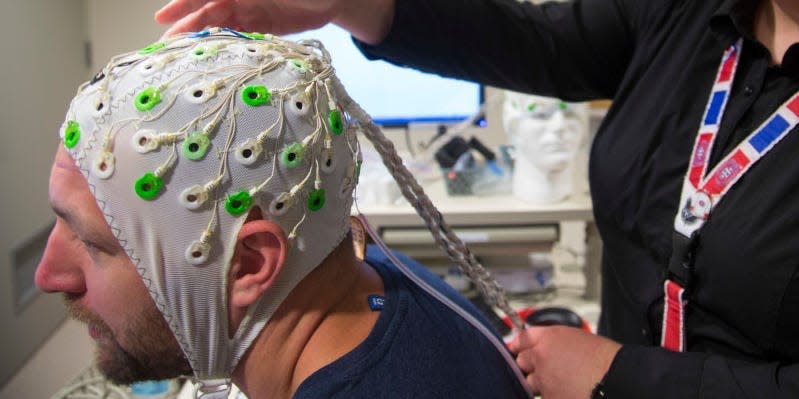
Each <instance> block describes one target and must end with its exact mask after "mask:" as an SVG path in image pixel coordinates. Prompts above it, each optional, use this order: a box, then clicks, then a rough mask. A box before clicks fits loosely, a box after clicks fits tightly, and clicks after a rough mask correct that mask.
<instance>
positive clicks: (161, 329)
mask: <svg viewBox="0 0 799 399" xmlns="http://www.w3.org/2000/svg"><path fill="white" fill-rule="evenodd" d="M64 299H65V302H66V305H67V311H68V312H69V314H70V316H72V317H73V318H74V319H76V320H78V321H82V322H84V323H86V324H87V325H88V326H89V328H91V329H93V330H94V331H95V332H96V333H98V334H99V335H100V336H101V338H100V339H98V340H97V341H98V342H97V354H96V364H97V367H98V369H99V370H100V372H102V373H103V375H105V377H106V378H108V380H110V381H111V382H113V383H115V384H119V385H129V384H132V383H134V382H137V381H146V380H163V379H168V378H175V377H178V376H182V375H190V374H191V373H192V370H191V366H190V365H189V362H188V360H187V359H186V356H185V355H184V354H183V351H182V350H181V349H180V345H178V343H177V340H176V339H175V336H174V335H173V334H172V332H171V330H170V329H169V326H168V325H167V324H166V321H164V318H163V317H162V316H161V313H159V312H158V310H157V309H156V308H155V306H152V307H148V308H147V310H146V311H145V312H144V313H143V314H140V315H133V317H131V318H130V319H129V320H128V321H127V323H126V325H125V326H124V327H123V331H122V332H121V333H120V334H121V335H123V336H124V339H125V341H126V345H127V346H128V348H127V349H125V348H123V347H122V345H121V344H120V343H119V341H118V339H117V336H116V335H115V334H114V333H113V331H111V328H110V327H108V324H106V323H105V322H104V321H103V320H102V319H100V318H99V317H98V316H97V315H95V314H93V313H91V312H90V311H89V310H88V309H85V308H82V307H81V306H80V305H79V304H78V303H77V300H76V298H74V297H71V296H70V295H68V294H67V295H65V296H64Z"/></svg>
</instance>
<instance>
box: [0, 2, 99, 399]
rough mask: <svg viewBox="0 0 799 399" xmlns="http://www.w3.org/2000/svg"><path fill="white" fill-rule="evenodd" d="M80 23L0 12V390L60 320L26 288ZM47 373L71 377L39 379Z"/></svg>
mask: <svg viewBox="0 0 799 399" xmlns="http://www.w3.org/2000/svg"><path fill="white" fill-rule="evenodd" d="M84 20H85V7H84V2H83V1H82V0H36V1H4V2H2V4H1V5H0V36H2V37H3V40H2V41H1V42H0V54H2V57H0V71H2V77H0V79H2V85H3V89H4V95H3V96H1V97H0V137H2V138H3V141H2V145H0V170H2V175H0V176H1V177H0V181H2V187H3V189H2V190H0V203H1V204H3V206H2V207H0V226H2V227H0V320H3V323H2V324H1V325H0V345H2V348H1V349H0V353H2V361H0V385H6V383H7V382H8V381H9V378H10V377H11V376H12V375H13V374H14V373H15V372H16V371H17V370H18V369H19V367H20V366H21V365H22V364H23V363H24V362H25V361H26V360H27V359H29V358H30V356H31V355H32V354H33V353H34V351H35V350H36V349H37V348H39V347H40V345H41V343H42V342H44V340H45V339H47V338H48V336H49V335H50V333H51V332H52V331H53V329H54V328H55V327H57V326H58V325H60V324H61V322H62V320H63V318H64V311H63V305H62V304H61V298H60V297H59V296H57V295H41V294H40V293H39V292H38V291H37V290H36V289H35V287H33V285H32V282H33V271H34V270H35V267H36V264H38V261H39V258H40V254H41V249H42V248H43V246H44V243H45V240H46V237H47V234H48V231H49V228H50V226H51V225H52V223H53V221H54V216H53V214H52V212H50V210H49V205H48V201H47V180H48V175H49V169H50V164H51V163H52V155H53V152H54V150H55V148H56V145H57V143H58V131H59V128H60V126H61V123H62V122H63V120H64V112H65V110H66V107H67V105H68V102H69V100H70V99H71V98H72V96H73V95H74V93H75V89H76V87H77V86H78V84H79V83H80V82H81V81H83V80H85V79H86V78H88V76H89V74H88V69H87V68H86V64H85V57H84V46H85V40H86V31H85V29H84V26H85V23H84ZM51 371H52V373H53V374H59V373H64V372H66V373H69V372H71V371H72V370H70V369H60V370H46V371H44V372H43V373H42V374H43V375H49V374H50V372H51ZM4 391H5V387H4ZM3 396H5V394H3ZM17 397H20V396H17Z"/></svg>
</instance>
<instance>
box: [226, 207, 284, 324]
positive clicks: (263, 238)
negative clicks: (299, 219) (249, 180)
mask: <svg viewBox="0 0 799 399" xmlns="http://www.w3.org/2000/svg"><path fill="white" fill-rule="evenodd" d="M288 248H289V247H288V241H287V239H286V235H285V234H284V233H283V229H281V228H280V226H278V225H277V224H275V223H273V222H271V221H268V220H263V217H262V216H261V210H260V209H259V208H253V209H252V210H251V211H250V214H249V215H248V217H247V221H245V222H244V225H242V226H241V230H239V234H238V238H237V240H236V250H235V253H234V254H233V259H232V260H231V265H230V272H229V273H230V274H229V276H228V281H229V287H230V306H231V307H232V309H231V314H235V313H239V312H243V313H246V311H247V307H249V306H250V305H251V304H253V303H255V301H257V300H258V298H259V297H260V296H261V295H262V294H263V293H264V291H266V290H267V289H268V288H269V287H270V286H272V284H273V283H274V282H275V279H277V276H278V275H279V274H280V270H281V269H282V268H283V263H284V262H285V260H286V254H287V253H288ZM243 313H241V315H242V316H243Z"/></svg>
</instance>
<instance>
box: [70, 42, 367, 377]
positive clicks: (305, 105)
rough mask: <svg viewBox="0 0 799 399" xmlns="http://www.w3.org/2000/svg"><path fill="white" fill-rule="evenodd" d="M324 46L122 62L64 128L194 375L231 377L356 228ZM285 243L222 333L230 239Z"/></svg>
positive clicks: (205, 47) (153, 50)
mask: <svg viewBox="0 0 799 399" xmlns="http://www.w3.org/2000/svg"><path fill="white" fill-rule="evenodd" d="M337 87H338V86H337V84H336V81H335V76H334V75H333V70H332V67H331V65H330V57H329V55H328V54H327V52H326V51H325V50H324V49H323V48H322V47H321V45H320V44H319V43H318V42H315V41H310V42H301V43H293V42H288V41H284V40H281V39H279V38H276V37H271V36H268V35H267V36H264V35H259V34H243V33H239V32H235V31H231V30H226V29H212V30H209V31H204V32H199V33H195V34H190V35H181V36H177V37H175V38H172V39H168V40H166V41H164V42H159V43H156V44H153V45H150V46H148V47H146V48H144V49H142V50H139V51H138V52H133V53H128V54H123V55H121V56H118V57H115V58H114V59H113V60H112V61H111V63H109V64H108V66H106V67H105V68H104V69H103V71H102V72H101V73H100V74H98V76H97V77H95V78H94V79H93V80H92V82H90V83H87V84H86V85H84V86H82V87H81V89H80V90H79V93H78V95H77V96H76V97H75V99H74V100H73V101H72V104H71V106H70V108H69V111H68V112H67V117H66V122H65V123H64V125H63V128H62V129H61V135H62V139H63V142H64V146H65V147H66V149H67V151H68V152H69V154H70V155H71V157H72V159H73V160H74V161H75V163H76V164H77V166H78V168H79V169H80V171H81V172H82V173H83V175H84V177H85V178H86V180H87V182H88V184H89V189H90V191H91V192H92V194H93V195H94V197H95V199H96V200H97V203H98V205H99V207H100V210H101V211H102V213H103V214H104V216H105V218H106V221H107V222H108V224H109V226H110V227H111V230H112V231H113V233H114V235H115V236H116V238H117V240H118V241H119V243H120V244H121V246H122V247H123V248H124V250H125V252H126V253H127V254H128V256H129V257H130V259H131V261H132V262H133V264H134V265H135V266H136V268H137V270H138V272H139V273H140V274H141V277H142V279H143V281H144V283H145V286H146V287H147V290H148V291H149V293H150V295H151V297H152V298H153V300H154V302H155V304H156V306H157V308H158V309H159V310H160V311H161V313H162V314H163V316H164V319H165V320H166V323H167V324H168V325H169V328H170V329H171V330H172V332H173V333H174V335H175V337H176V339H177V342H178V343H179V345H180V347H181V349H182V350H183V353H184V354H185V356H186V358H187V360H188V362H189V363H190V365H191V368H192V369H193V371H194V374H195V376H196V377H197V378H198V379H201V380H213V379H224V378H227V377H229V375H230V373H231V371H232V369H233V368H234V367H235V365H236V363H237V362H238V360H239V359H240V358H241V356H242V355H243V354H244V352H245V351H246V350H247V348H248V346H249V345H250V343H251V342H252V341H253V339H255V337H256V336H257V335H258V333H259V332H260V331H261V329H262V328H263V326H264V325H265V324H266V322H267V321H268V320H269V319H270V317H271V316H272V315H273V314H274V312H275V310H276V309H277V307H278V306H279V305H280V304H281V302H282V301H283V300H284V299H285V298H286V296H287V295H288V294H289V293H290V292H291V290H292V289H293V288H294V287H295V286H296V285H297V284H298V283H299V282H300V281H301V280H302V279H303V278H304V277H305V276H306V275H307V274H308V273H310V272H311V271H312V270H313V269H314V268H315V267H316V266H317V265H319V264H320V262H321V261H322V260H323V259H324V258H325V257H326V256H327V255H328V254H329V253H330V252H331V250H333V249H334V248H335V247H336V246H337V245H338V244H339V243H340V242H341V241H342V239H343V238H344V237H345V236H346V234H347V232H348V231H349V212H350V206H351V203H352V191H353V189H354V187H355V184H356V180H357V165H358V164H359V152H358V143H357V139H356V137H355V131H354V128H353V127H352V126H351V125H350V124H349V123H348V121H347V115H346V114H345V113H344V112H343V110H342V108H341V107H340V106H339V105H338V104H337V101H338V98H337ZM255 209H259V210H260V213H261V215H262V216H263V218H264V219H267V220H270V221H272V222H274V223H276V224H277V225H279V226H280V228H281V229H282V230H283V231H284V232H285V234H286V235H287V238H288V243H289V250H288V255H287V256H286V259H285V262H284V264H283V267H282V269H281V271H280V273H279V274H278V275H277V277H276V280H275V281H274V282H273V283H272V284H271V286H270V288H269V289H268V290H267V291H266V292H265V293H264V295H263V296H261V297H260V298H259V300H258V301H257V302H256V303H254V304H253V305H252V306H250V307H249V309H248V313H247V315H246V317H244V319H243V320H242V322H241V323H240V325H239V326H238V329H237V330H236V331H228V323H227V306H226V305H227V282H228V272H229V270H228V268H229V265H230V260H231V257H232V256H233V253H234V247H235V243H236V235H237V232H238V231H239V229H240V228H241V226H242V224H243V223H244V222H245V220H246V219H247V217H248V215H249V214H250V212H252V211H253V210H255Z"/></svg>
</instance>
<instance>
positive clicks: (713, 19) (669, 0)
mask: <svg viewBox="0 0 799 399" xmlns="http://www.w3.org/2000/svg"><path fill="white" fill-rule="evenodd" d="M156 19H157V20H158V21H160V22H162V23H173V22H174V25H173V26H172V28H170V32H179V31H185V30H196V29H199V28H201V27H203V26H205V25H231V26H236V27H242V28H245V29H249V30H260V31H270V32H273V33H278V34H280V33H287V32H290V31H298V30H304V29H310V28H315V27H318V26H321V25H323V24H325V23H327V22H333V23H336V24H338V25H340V26H342V27H344V28H345V29H348V30H349V31H350V32H351V33H352V34H353V36H354V38H355V39H356V42H357V43H358V45H359V46H360V47H361V49H362V50H363V52H364V53H365V54H366V55H367V57H370V58H381V59H386V60H388V61H390V62H393V63H396V64H401V65H406V66H412V67H414V68H418V69H420V70H423V71H428V72H434V73H438V74H441V75H446V76H452V77H458V78H462V79H468V80H473V81H478V82H481V83H485V84H490V85H493V86H497V87H502V88H507V89H511V90H515V91H524V92H530V93H536V94H539V95H547V96H554V97H559V98H563V99H564V100H567V101H584V100H591V99H599V98H610V99H613V105H612V106H611V107H610V109H609V111H608V113H607V116H606V117H605V119H604V121H603V123H602V126H601V127H600V129H599V132H598V133H597V136H596V138H595V141H594V143H593V145H592V150H591V158H590V184H591V194H592V200H593V205H594V213H595V219H596V223H597V226H598V228H599V230H600V233H601V235H602V239H603V243H604V244H603V245H604V248H603V249H604V252H603V265H602V266H603V290H602V291H603V295H602V315H601V318H600V322H599V332H600V334H601V335H603V336H605V337H607V338H603V337H598V336H591V335H588V334H583V333H580V332H577V331H573V330H567V329H565V328H560V327H548V328H532V329H529V330H527V331H525V332H524V333H523V334H522V336H521V337H520V338H519V339H518V340H517V341H516V342H515V343H514V344H513V349H514V350H515V351H517V352H518V354H519V355H518V361H519V363H520V365H521V366H522V367H523V369H525V370H526V371H528V372H530V375H529V377H528V381H530V382H531V384H532V385H533V387H534V388H535V389H536V390H538V391H540V392H541V393H542V394H543V396H544V397H545V398H572V397H573V398H585V397H588V396H589V395H591V393H590V392H592V391H593V392H594V396H595V397H611V398H694V397H702V398H745V397H747V398H748V397H751V398H754V397H757V398H789V397H790V398H795V397H799V234H797V233H799V184H798V183H799V168H797V167H796V166H795V165H796V164H795V154H796V152H797V150H798V149H799V137H797V135H796V133H797V131H796V130H797V129H796V128H795V122H796V119H797V117H796V115H797V113H799V103H797V102H793V99H795V93H797V91H799V45H797V43H796V42H797V40H798V39H799V2H796V1H793V0H575V1H571V2H566V3H547V4H542V5H533V4H529V3H519V2H516V1H514V0H460V1H458V2H451V1H446V0H374V1H368V0H364V1H354V0H350V1H334V0H329V1H296V0H295V1H279V0H259V1H245V0H240V1H237V2H233V1H221V0H220V1H212V2H208V1H202V0H194V1H190V0H174V1H172V2H170V3H169V4H168V5H166V6H165V7H164V8H163V9H162V10H160V11H159V12H158V13H157V14H156ZM739 40H740V41H739ZM730 60H732V61H734V62H729V63H728V61H730ZM733 66H734V67H733ZM733 72H734V73H733ZM717 93H720V94H718V95H717ZM716 100H719V101H716ZM775 112H777V113H775ZM705 128H708V130H705ZM705 134H710V135H711V136H712V137H714V138H713V140H712V141H709V142H708V141H704V142H703V141H701V140H697V139H698V138H700V139H701V138H702V137H705V136H703V135H705ZM703 143H704V144H703ZM708 143H710V144H708ZM695 144H696V145H695ZM760 155H762V158H760ZM697 165H699V166H700V167H699V168H698V169H696V168H695V167H696V166H697ZM689 166H691V167H692V168H691V169H690V170H691V171H695V170H696V171H698V172H697V173H696V174H694V173H693V172H691V173H689ZM716 166H719V168H718V169H714V168H715V167H716ZM716 172H718V173H717V174H714V173H716ZM686 176H687V177H688V179H686ZM714 176H716V177H718V179H716V180H713V178H714ZM693 178H696V179H698V180H696V181H693V180H692V179H693ZM713 181H715V182H717V183H719V184H717V186H718V187H716V188H718V190H715V189H714V190H715V191H714V190H710V189H709V188H708V187H710V186H708V185H707V184H706V183H708V184H710V183H712V182H713ZM722 183H723V184H722ZM710 185H711V186H712V185H713V184H710ZM706 188H708V190H709V191H707V192H706V190H705V189H706ZM698 194H707V195H708V196H707V200H703V199H702V198H699V197H697V195H698ZM700 197H701V196H700ZM697 220H699V221H700V222H697ZM688 225H691V226H694V227H697V226H701V228H698V227H697V228H696V229H694V227H691V228H690V229H688V230H685V229H683V228H684V227H685V226H688ZM675 228H677V232H676V233H675ZM680 229H682V230H680ZM670 265H671V266H670ZM681 268H682V269H681ZM667 279H668V280H669V281H672V282H676V283H677V284H678V287H682V288H685V289H686V291H685V292H684V294H683V295H684V296H683V297H682V299H684V300H685V302H683V301H681V300H679V298H678V300H676V301H675V300H674V298H677V297H673V298H672V302H670V303H672V304H673V305H674V306H668V307H666V308H667V310H670V311H672V312H677V313H666V312H664V281H666V280H667ZM679 303H687V304H686V305H685V306H684V308H682V311H683V313H682V316H683V318H682V320H683V322H684V324H681V325H678V328H677V329H676V330H674V329H666V330H665V331H667V334H665V337H664V334H663V331H664V330H663V324H664V323H663V320H664V314H666V316H667V317H666V319H668V320H674V319H673V318H671V317H670V315H674V314H678V315H679V310H680V307H679V306H677V305H676V304H679ZM676 320H677V321H678V322H679V321H680V318H679V317H677V318H676ZM669 325H673V324H671V323H670V324H669ZM679 327H684V330H680V328H679ZM674 331H677V332H679V331H683V334H682V335H681V336H680V335H677V336H676V338H675V336H673V335H672V334H671V333H672V332H674ZM611 339H612V340H611ZM662 344H663V345H665V346H666V347H670V348H671V350H669V349H664V348H661V347H660V346H661V345H662ZM675 344H679V345H677V346H674V345H675ZM683 345H684V346H683ZM680 349H683V350H684V353H680V352H678V351H679V350H680Z"/></svg>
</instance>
